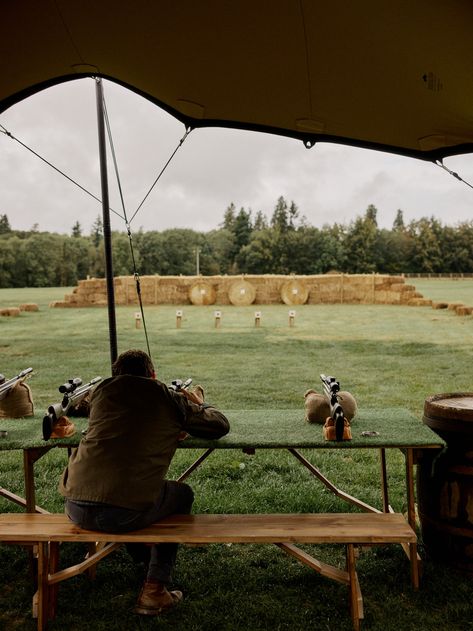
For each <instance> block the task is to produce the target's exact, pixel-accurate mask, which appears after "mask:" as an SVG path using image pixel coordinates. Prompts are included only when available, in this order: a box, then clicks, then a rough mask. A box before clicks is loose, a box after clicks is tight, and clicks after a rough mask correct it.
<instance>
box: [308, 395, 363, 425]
mask: <svg viewBox="0 0 473 631" xmlns="http://www.w3.org/2000/svg"><path fill="white" fill-rule="evenodd" d="M338 402H339V403H340V405H341V406H342V409H343V414H344V415H345V418H346V419H347V420H348V421H350V422H351V421H353V419H354V417H355V416H356V413H357V411H358V406H357V404H356V401H355V397H354V396H353V395H352V394H350V393H349V392H347V391H345V390H340V392H339V393H338ZM304 407H305V420H306V421H307V422H308V423H320V424H321V425H323V424H324V423H325V421H326V419H327V417H328V416H330V404H329V402H328V399H327V397H326V396H325V395H323V394H319V393H318V392H316V391H315V390H307V392H306V393H305V394H304Z"/></svg>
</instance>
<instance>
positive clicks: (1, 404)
mask: <svg viewBox="0 0 473 631" xmlns="http://www.w3.org/2000/svg"><path fill="white" fill-rule="evenodd" d="M33 415H34V405H33V397H32V395H31V389H30V387H29V386H28V385H27V384H26V383H25V382H24V381H20V382H18V383H17V384H16V385H15V386H13V388H12V389H11V390H10V392H8V394H7V396H6V397H5V398H4V399H2V400H1V401H0V418H23V417H24V416H33Z"/></svg>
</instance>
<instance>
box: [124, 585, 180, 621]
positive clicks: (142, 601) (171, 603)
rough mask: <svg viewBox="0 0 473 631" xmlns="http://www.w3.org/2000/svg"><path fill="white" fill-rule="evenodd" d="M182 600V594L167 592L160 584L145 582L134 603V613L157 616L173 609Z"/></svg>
mask: <svg viewBox="0 0 473 631" xmlns="http://www.w3.org/2000/svg"><path fill="white" fill-rule="evenodd" d="M181 600H182V592H179V591H177V590H175V591H173V592H168V590H167V589H166V587H165V586H164V585H163V584H162V583H152V582H150V581H145V582H144V583H143V587H142V589H141V593H140V595H139V598H138V602H137V603H136V607H135V613H140V614H142V615H144V616H159V615H160V614H162V613H165V612H166V611H169V610H170V609H172V608H173V607H175V606H176V605H177V604H178V603H179V602H180V601H181Z"/></svg>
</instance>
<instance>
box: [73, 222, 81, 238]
mask: <svg viewBox="0 0 473 631" xmlns="http://www.w3.org/2000/svg"><path fill="white" fill-rule="evenodd" d="M71 235H72V236H73V237H74V238H77V237H81V236H82V228H81V226H80V223H79V222H78V221H76V223H75V224H74V225H73V226H72V231H71Z"/></svg>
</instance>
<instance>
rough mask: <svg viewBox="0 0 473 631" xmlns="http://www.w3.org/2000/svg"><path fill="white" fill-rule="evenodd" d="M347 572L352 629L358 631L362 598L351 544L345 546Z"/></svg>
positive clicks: (353, 549) (361, 616) (361, 612)
mask: <svg viewBox="0 0 473 631" xmlns="http://www.w3.org/2000/svg"><path fill="white" fill-rule="evenodd" d="M346 556H347V572H348V576H349V580H350V585H349V587H350V611H351V619H352V622H353V628H354V629H355V631H360V620H361V618H363V598H362V596H361V590H360V584H359V582H358V575H357V573H356V559H355V548H354V545H353V544H352V543H349V544H347V547H346Z"/></svg>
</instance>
